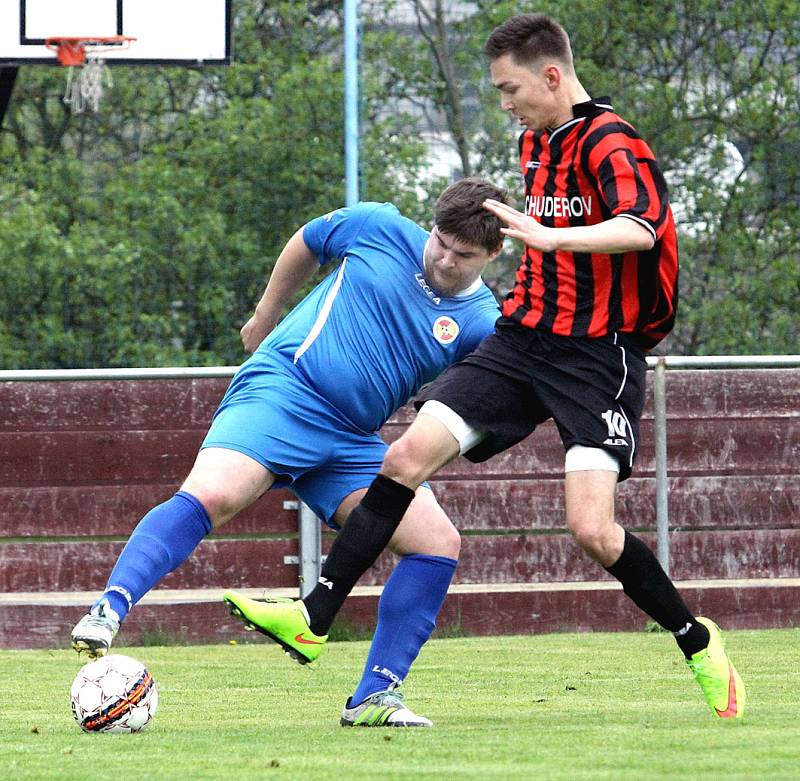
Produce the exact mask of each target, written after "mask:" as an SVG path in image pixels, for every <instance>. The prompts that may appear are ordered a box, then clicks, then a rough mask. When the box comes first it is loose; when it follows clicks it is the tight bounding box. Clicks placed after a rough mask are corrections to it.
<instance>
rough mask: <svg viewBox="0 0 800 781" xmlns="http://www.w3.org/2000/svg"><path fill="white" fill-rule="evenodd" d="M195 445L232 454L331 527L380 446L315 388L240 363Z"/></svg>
mask: <svg viewBox="0 0 800 781" xmlns="http://www.w3.org/2000/svg"><path fill="white" fill-rule="evenodd" d="M201 447H203V448H205V447H221V448H226V449H228V450H236V451H238V452H239V453H243V454H244V455H246V456H249V457H250V458H252V459H254V460H255V461H258V463H259V464H262V465H263V466H264V467H266V468H267V469H269V471H270V472H272V473H273V474H274V475H275V476H276V478H277V479H276V482H275V485H274V486H273V487H274V488H283V487H285V486H289V488H290V490H291V491H292V493H294V494H295V495H296V496H297V497H298V498H299V499H300V500H302V501H303V502H305V503H306V504H307V505H308V506H309V507H310V508H311V509H312V510H313V511H314V513H315V514H316V515H317V516H318V517H319V518H321V519H322V520H323V521H324V522H325V523H326V524H327V525H328V526H330V527H331V528H332V529H335V530H338V529H339V526H338V524H336V523H335V522H334V521H333V520H332V518H333V515H334V513H335V512H336V510H337V509H338V508H339V505H340V504H341V503H342V500H343V499H344V498H345V497H346V496H348V495H349V494H351V493H353V491H357V490H358V489H360V488H367V487H368V486H369V484H370V483H371V482H372V480H373V478H374V477H375V475H376V474H377V473H378V471H379V470H380V466H381V463H382V462H383V456H384V453H386V450H387V445H386V443H385V442H384V441H383V440H382V439H381V438H380V437H379V436H378V434H375V433H366V432H363V431H359V430H358V429H357V428H355V427H354V426H353V425H352V424H350V423H348V421H347V420H346V419H344V418H343V417H342V415H341V414H340V413H339V412H338V411H337V410H336V409H335V408H334V407H332V406H331V405H330V404H329V403H328V402H327V401H326V400H325V399H324V398H323V397H321V396H320V395H318V394H317V393H316V392H315V391H314V390H313V388H311V387H310V386H309V385H308V384H307V383H305V382H303V380H302V379H301V378H299V377H297V376H295V375H293V374H292V373H291V372H290V371H289V370H287V369H283V368H282V367H280V366H264V365H263V364H261V363H259V364H257V366H253V365H248V364H245V365H244V367H243V368H242V369H240V370H239V371H238V372H237V373H236V376H235V377H234V378H233V380H232V381H231V384H230V386H229V387H228V390H227V391H226V392H225V396H224V397H223V399H222V401H221V402H220V405H219V407H218V408H217V411H216V412H215V413H214V418H213V420H212V422H211V428H210V429H209V431H208V433H207V434H206V437H205V439H204V440H203V444H202V445H201Z"/></svg>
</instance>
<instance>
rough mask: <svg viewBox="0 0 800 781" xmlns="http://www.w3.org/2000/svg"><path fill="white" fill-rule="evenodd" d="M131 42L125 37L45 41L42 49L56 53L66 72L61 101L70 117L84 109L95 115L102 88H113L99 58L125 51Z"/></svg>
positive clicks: (65, 37) (62, 37)
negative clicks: (70, 109)
mask: <svg viewBox="0 0 800 781" xmlns="http://www.w3.org/2000/svg"><path fill="white" fill-rule="evenodd" d="M135 40H136V38H131V37H130V36H128V35H108V36H97V37H91V36H87V37H75V36H66V35H62V36H53V37H51V38H48V39H47V40H45V42H44V45H45V46H46V47H47V48H48V49H50V51H54V52H55V53H56V56H57V57H58V61H59V62H60V63H61V64H62V65H63V66H65V67H67V68H69V70H68V71H67V86H66V89H65V90H64V98H63V100H64V103H66V104H67V105H68V106H71V108H72V113H73V114H81V113H82V112H83V110H84V109H85V108H86V106H89V107H90V108H91V109H92V111H97V109H98V107H99V106H100V99H101V98H102V97H103V87H104V86H105V87H112V86H113V81H112V79H111V71H110V69H109V68H108V67H107V66H106V61H105V60H104V59H102V58H101V57H100V54H102V53H103V52H105V51H109V50H111V49H119V48H123V49H127V48H128V47H129V46H130V45H131V42H132V41H135ZM76 69H78V72H77V73H76V72H75V70H76Z"/></svg>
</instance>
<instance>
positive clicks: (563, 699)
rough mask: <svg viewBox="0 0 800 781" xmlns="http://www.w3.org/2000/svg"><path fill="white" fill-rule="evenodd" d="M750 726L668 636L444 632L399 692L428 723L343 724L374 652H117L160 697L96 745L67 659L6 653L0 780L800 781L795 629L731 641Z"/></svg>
mask: <svg viewBox="0 0 800 781" xmlns="http://www.w3.org/2000/svg"><path fill="white" fill-rule="evenodd" d="M726 639H727V645H728V649H729V651H730V653H731V658H732V659H733V661H734V663H735V664H736V665H737V667H738V668H739V671H740V672H741V673H742V675H743V677H744V679H745V682H746V684H747V686H748V695H749V700H748V712H747V715H746V717H745V719H744V721H743V723H725V722H720V721H719V720H716V719H714V718H713V717H712V715H711V714H710V712H709V711H708V710H707V708H706V705H705V703H704V702H703V700H702V698H701V695H700V690H699V688H698V687H697V685H696V684H695V683H694V681H693V680H692V678H691V675H690V673H689V672H688V670H687V669H686V667H685V665H684V663H683V661H682V658H681V657H680V654H679V653H678V652H677V649H676V648H675V647H674V643H673V642H672V640H671V638H670V637H668V636H663V635H653V634H646V633H637V634H601V633H595V634H581V635H568V634H550V635H539V636H527V637H493V638H458V639H440V640H435V641H433V642H431V643H430V644H429V645H428V646H426V648H425V649H423V652H422V654H421V655H420V658H419V659H418V661H417V664H416V665H415V667H414V668H413V670H412V674H411V675H410V676H409V680H408V682H407V685H406V687H405V689H406V700H407V702H408V703H409V705H410V706H411V707H412V709H413V710H415V711H416V712H418V713H420V714H423V715H425V716H428V717H430V718H431V719H433V721H434V722H435V724H436V726H435V727H434V729H432V730H400V729H343V728H341V727H340V726H339V725H338V718H339V712H340V710H341V707H342V705H343V703H344V700H345V698H346V697H347V696H348V695H349V694H350V693H351V692H352V689H353V688H354V687H355V684H356V682H357V679H358V677H359V675H360V672H361V667H362V665H363V663H364V658H365V656H366V652H367V643H364V642H351V643H333V644H331V645H330V646H329V648H327V649H326V651H325V653H324V654H323V656H322V658H321V660H320V662H319V663H317V665H316V669H309V668H304V667H300V666H299V665H296V664H292V663H290V662H289V660H288V659H286V658H285V657H284V656H283V654H282V653H281V652H280V650H279V649H278V648H277V646H274V645H272V644H257V645H224V646H222V645H216V646H193V647H169V648H164V647H125V646H122V645H120V646H119V647H118V648H117V649H116V650H118V651H119V652H120V653H127V654H129V655H131V656H134V657H136V658H138V659H140V660H141V661H142V662H144V663H145V664H147V666H148V667H149V668H150V670H151V672H152V673H153V676H154V677H155V680H156V683H157V685H158V689H159V709H158V712H157V713H156V716H155V720H154V722H153V724H152V725H151V726H150V727H149V728H148V729H147V730H146V731H145V732H143V733H141V734H139V735H102V734H101V735H88V734H84V733H82V732H81V731H80V729H79V728H78V727H77V725H76V724H75V723H74V721H73V720H72V716H71V713H70V711H69V687H70V684H71V682H72V678H73V676H74V675H75V673H76V672H77V670H78V668H79V666H80V663H79V661H78V658H77V656H76V655H75V654H74V652H72V651H66V650H64V651H60V650H59V651H0V776H2V777H3V778H14V779H16V780H17V781H24V780H27V779H58V780H59V781H69V780H70V779H76V781H77V780H78V779H79V780H80V781H86V779H92V781H101V780H102V779H114V781H118V779H119V778H120V777H122V776H124V777H126V778H128V777H129V778H132V779H159V780H160V779H188V778H192V779H215V780H217V779H221V780H222V781H226V780H227V779H236V780H237V781H239V780H241V779H251V778H253V779H256V778H259V779H260V778H269V779H313V781H326V780H327V779H335V781H360V779H364V780H365V781H366V779H369V780H370V781H374V779H376V778H380V779H382V780H383V779H411V778H415V779H451V778H452V779H456V778H457V779H459V781H462V780H466V779H479V780H480V781H490V780H491V779H503V781H508V780H509V779H516V778H542V779H548V780H549V779H570V781H573V780H574V779H609V780H611V779H613V780H614V781H618V780H619V779H662V778H663V779H694V778H697V779H700V778H704V779H707V778H725V779H726V781H731V780H732V779H755V778H758V779H761V778H764V779H771V780H773V779H775V780H777V779H796V778H797V777H798V768H800V719H799V718H798V716H800V708H798V703H797V693H798V690H800V670H798V668H797V664H796V659H797V648H798V647H800V630H794V629H793V630H763V631H747V632H745V631H742V632H727V633H726Z"/></svg>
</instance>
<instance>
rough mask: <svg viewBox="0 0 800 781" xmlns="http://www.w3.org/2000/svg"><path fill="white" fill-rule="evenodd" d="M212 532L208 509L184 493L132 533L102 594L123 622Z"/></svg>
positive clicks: (167, 503) (148, 516) (155, 512)
mask: <svg viewBox="0 0 800 781" xmlns="http://www.w3.org/2000/svg"><path fill="white" fill-rule="evenodd" d="M210 531H211V520H210V518H209V517H208V513H207V512H206V510H205V508H204V507H203V505H202V504H200V502H199V501H198V500H197V499H195V498H194V496H192V495H191V494H187V493H186V492H185V491H178V493H176V494H175V496H173V497H172V498H171V499H167V501H166V502H164V503H163V504H159V505H158V506H157V507H154V508H153V509H152V510H150V512H149V513H147V515H145V516H144V518H142V520H141V521H139V523H138V525H137V526H136V528H135V529H134V530H133V533H132V534H131V536H130V538H129V539H128V542H127V544H126V545H125V547H124V548H123V550H122V553H120V555H119V558H118V559H117V563H116V564H115V565H114V569H113V570H111V575H110V576H109V578H108V583H107V584H106V590H105V592H103V597H105V598H106V599H107V600H108V602H109V604H110V606H111V608H112V610H114V611H116V613H117V614H118V615H119V617H120V620H122V619H124V618H125V616H126V615H128V612H129V611H130V609H131V608H132V607H133V606H134V605H135V604H136V603H137V602H138V601H139V600H140V599H141V598H142V597H143V596H144V595H145V594H146V593H147V592H148V591H150V589H151V588H153V587H154V586H155V585H156V584H157V583H158V582H159V581H160V580H161V579H162V578H163V577H164V576H165V575H166V574H168V573H169V572H172V570H174V569H175V568H176V567H178V566H179V565H181V564H183V562H184V561H186V559H187V558H189V555H190V554H191V552H192V551H193V550H194V549H195V548H196V547H197V546H198V545H199V544H200V541H201V540H202V539H203V538H204V537H205V536H206V535H207V534H208V533H209V532H210ZM103 597H101V599H102V598H103ZM98 601H99V600H98ZM95 604H97V603H95Z"/></svg>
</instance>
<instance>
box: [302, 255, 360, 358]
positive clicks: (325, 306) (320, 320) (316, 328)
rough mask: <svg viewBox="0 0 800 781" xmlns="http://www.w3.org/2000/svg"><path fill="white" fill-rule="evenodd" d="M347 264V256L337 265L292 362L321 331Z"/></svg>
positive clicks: (312, 342)
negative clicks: (332, 279) (320, 304)
mask: <svg viewBox="0 0 800 781" xmlns="http://www.w3.org/2000/svg"><path fill="white" fill-rule="evenodd" d="M346 265H347V258H345V259H344V260H343V261H342V265H341V266H339V273H338V274H337V275H336V279H335V280H334V283H333V285H332V286H331V289H330V290H329V291H328V295H326V296H325V300H324V301H323V302H322V308H321V309H320V310H319V314H318V315H317V319H316V320H315V321H314V325H312V326H311V330H310V331H309V332H308V336H306V338H305V339H303V343H302V344H301V345H300V346H299V347H298V348H297V352H296V353H295V354H294V360H293V361H292V362H293V363H297V362H298V361H299V360H300V358H301V357H302V355H303V353H304V352H305V351H306V350H307V349H308V348H309V347H311V345H312V344H314V340H315V339H316V338H317V337H318V336H319V335H320V332H321V331H322V326H324V325H325V322H326V321H327V319H328V315H329V314H330V313H331V307H332V306H333V301H334V299H335V298H336V296H337V295H338V294H339V288H340V287H341V286H342V279H343V278H344V267H345V266H346Z"/></svg>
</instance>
